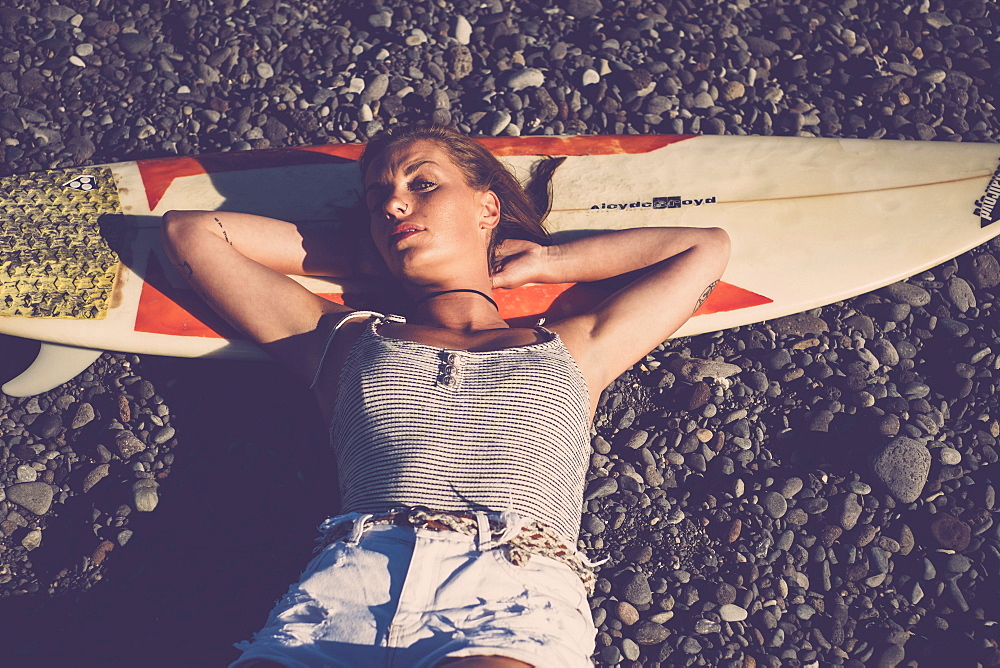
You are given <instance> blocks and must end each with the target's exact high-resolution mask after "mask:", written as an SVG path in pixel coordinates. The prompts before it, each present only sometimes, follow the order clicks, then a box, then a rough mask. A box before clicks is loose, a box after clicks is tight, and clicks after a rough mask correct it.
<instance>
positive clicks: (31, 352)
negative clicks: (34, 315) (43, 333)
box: [0, 334, 41, 384]
mask: <svg viewBox="0 0 1000 668" xmlns="http://www.w3.org/2000/svg"><path fill="white" fill-rule="evenodd" d="M40 347H41V344H40V343H39V342H38V341H32V340H30V339H22V338H19V337H16V336H8V335H6V334H0V384H3V383H6V382H7V381H9V380H11V379H12V378H14V377H16V376H19V375H20V374H21V373H22V372H23V371H24V370H25V369H27V368H28V367H29V366H31V363H32V362H33V361H34V360H35V357H36V356H38V349H39V348H40Z"/></svg>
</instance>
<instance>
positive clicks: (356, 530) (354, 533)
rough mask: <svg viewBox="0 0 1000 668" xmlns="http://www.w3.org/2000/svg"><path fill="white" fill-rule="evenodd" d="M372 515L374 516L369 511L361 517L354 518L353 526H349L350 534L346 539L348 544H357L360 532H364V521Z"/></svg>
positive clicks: (359, 539)
mask: <svg viewBox="0 0 1000 668" xmlns="http://www.w3.org/2000/svg"><path fill="white" fill-rule="evenodd" d="M372 517H374V515H372V514H371V513H365V514H364V515H362V516H361V517H358V518H357V519H356V520H354V526H352V527H351V535H350V536H349V537H348V539H347V541H346V542H347V544H348V545H357V544H358V543H360V542H361V534H363V533H364V532H365V523H366V522H368V520H370V519H371V518H372Z"/></svg>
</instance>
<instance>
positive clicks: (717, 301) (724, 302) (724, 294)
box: [694, 281, 774, 316]
mask: <svg viewBox="0 0 1000 668" xmlns="http://www.w3.org/2000/svg"><path fill="white" fill-rule="evenodd" d="M773 301H774V300H773V299H769V298H767V297H765V296H764V295H759V294H757V293H756V292H751V291H750V290H747V289H745V288H741V287H740V286H738V285H733V284H732V283H726V282H724V281H719V284H718V285H716V286H715V290H713V291H712V294H710V295H709V296H708V299H706V300H705V303H704V304H702V305H701V308H699V309H698V310H697V311H695V312H694V314H695V315H696V316H698V315H708V314H710V313H725V312H726V311H737V310H739V309H741V308H750V307H751V306H760V305H762V304H770V303H771V302H773Z"/></svg>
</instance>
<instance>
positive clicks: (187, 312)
mask: <svg viewBox="0 0 1000 668" xmlns="http://www.w3.org/2000/svg"><path fill="white" fill-rule="evenodd" d="M146 266H147V268H146V277H145V281H144V282H143V284H142V293H141V294H140V295H139V308H138V309H137V310H136V314H135V331H137V332H149V333H151V334H169V335H171V336H200V337H208V338H213V339H239V338H242V337H241V336H240V333H239V332H238V331H236V329H235V328H234V327H232V326H231V325H230V324H229V323H227V322H226V321H225V320H223V319H222V318H220V317H219V316H218V315H216V313H215V312H214V311H212V309H210V308H209V307H208V305H207V304H205V302H203V301H202V300H201V299H200V298H199V297H198V295H197V294H195V292H194V291H193V290H179V289H177V288H174V287H173V286H171V285H170V282H169V280H168V279H167V274H166V272H165V271H164V270H163V267H162V266H161V265H160V262H159V260H157V259H156V256H155V255H154V254H153V253H150V254H149V263H148V264H147V265H146Z"/></svg>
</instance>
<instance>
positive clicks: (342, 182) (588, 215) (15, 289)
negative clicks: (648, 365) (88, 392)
mask: <svg viewBox="0 0 1000 668" xmlns="http://www.w3.org/2000/svg"><path fill="white" fill-rule="evenodd" d="M482 141H483V143H484V144H485V145H486V146H487V147H488V148H489V149H490V150H492V151H493V152H494V153H495V154H496V155H498V156H499V157H500V158H501V159H502V160H503V161H504V162H506V163H507V164H508V165H510V167H511V168H512V169H513V170H514V171H515V173H516V174H517V175H518V176H519V177H522V178H523V177H526V176H527V174H528V172H529V170H530V168H531V167H532V165H533V164H534V163H535V162H536V161H537V160H538V159H539V157H540V156H567V159H566V161H565V162H564V163H563V164H562V165H561V166H560V167H559V168H558V169H557V171H556V173H555V176H554V178H553V201H552V212H551V214H550V216H549V219H548V222H547V226H548V228H549V229H550V230H551V231H552V233H553V236H554V239H555V241H556V242H560V241H565V240H569V239H572V238H575V237H578V236H581V235H588V234H594V233H599V232H602V231H606V230H614V229H622V228H629V227H642V226H673V225H675V226H694V227H709V226H720V227H723V228H725V229H726V230H727V232H728V233H729V235H730V237H731V238H732V242H733V243H732V246H733V252H732V258H731V261H730V265H729V268H728V269H727V271H726V274H725V276H724V277H723V282H722V283H720V285H719V287H718V288H717V289H716V291H715V292H714V293H713V294H712V296H711V298H710V299H709V300H708V301H707V302H706V303H705V304H704V305H703V306H702V308H701V309H700V310H699V311H698V313H697V314H696V315H695V316H694V317H693V318H691V320H690V321H688V323H687V324H685V325H684V326H683V327H682V328H681V329H680V330H679V331H678V332H677V333H676V336H685V335H692V334H699V333H702V332H707V331H715V330H719V329H726V328H730V327H735V326H739V325H744V324H748V323H753V322H759V321H763V320H768V319H772V318H777V317H780V316H785V315H789V314H792V313H798V312H801V311H804V310H808V309H810V308H814V307H817V306H821V305H824V304H829V303H832V302H835V301H838V300H841V299H845V298H848V297H852V296H855V295H858V294H861V293H864V292H867V291H870V290H873V289H876V288H879V287H882V286H885V285H887V284H889V283H892V282H894V281H897V280H899V279H902V278H905V277H907V276H911V275H913V274H915V273H918V272H920V271H923V270H924V269H927V268H930V267H932V266H934V265H936V264H939V263H941V262H943V261H945V260H947V259H949V258H952V257H954V256H956V255H959V254H960V253H962V252H964V251H966V250H968V249H970V248H973V247H975V246H977V245H979V244H981V243H984V242H985V241H987V240H989V239H990V238H992V237H993V236H994V235H996V233H997V231H998V230H1000V225H994V223H995V222H996V220H997V218H998V217H1000V205H998V204H997V199H998V197H1000V171H998V169H997V163H998V158H1000V146H998V145H993V144H963V143H951V142H910V141H894V140H856V139H809V138H781V137H728V136H684V135H649V136H579V137H517V138H490V139H483V140H482ZM362 149H363V146H361V145H357V144H330V145H323V146H310V147H302V148H292V149H278V150H264V151H250V152H234V153H222V154H215V155H206V156H198V157H171V158H160V159H154V160H139V161H133V162H121V163H115V164H108V165H95V166H87V167H80V168H75V169H63V170H52V171H45V172H35V173H29V174H23V175H16V176H11V177H7V178H4V179H0V333H3V334H10V335H14V336H19V337H26V338H31V339H37V340H39V341H42V342H43V344H42V349H41V352H40V354H39V356H38V358H37V359H36V360H35V362H34V363H33V364H32V365H31V366H30V367H29V368H28V369H27V370H26V371H25V372H24V373H23V374H21V375H20V376H18V377H17V378H15V379H13V380H12V381H10V382H8V383H7V384H6V385H4V386H3V391H4V392H6V393H7V394H8V395H13V396H27V395H31V394H37V393H40V392H43V391H46V390H48V389H51V388H53V387H55V386H57V385H59V384H61V383H62V382H65V381H66V380H69V379H70V378H72V377H74V376H75V375H76V374H78V373H79V372H80V371H82V370H84V369H85V368H86V367H87V366H88V365H89V364H90V363H92V362H93V360H94V359H96V357H97V356H98V355H99V354H100V353H101V351H103V350H115V351H122V352H135V353H149V354H156V355H170V356H180V357H200V356H216V357H229V358H239V359H258V358H261V357H263V354H262V353H261V351H260V350H259V349H258V348H257V347H256V346H254V345H253V344H252V343H250V342H249V341H247V340H245V339H243V338H242V337H241V336H240V335H239V333H238V332H236V331H234V330H232V329H231V328H230V327H228V326H227V325H226V324H225V323H224V322H222V321H221V320H220V319H218V318H217V317H216V316H215V315H214V314H213V313H212V312H211V311H210V310H209V309H208V308H207V307H206V306H205V305H204V304H203V303H201V302H200V301H199V299H198V298H197V297H196V295H195V294H194V293H193V291H191V290H190V289H189V288H188V287H187V285H186V284H185V283H184V281H183V279H181V278H180V277H179V276H178V275H176V273H175V272H174V271H173V269H172V267H171V266H170V263H169V262H167V261H166V258H165V255H164V253H163V250H162V248H161V247H160V245H159V244H160V242H159V238H160V237H159V223H160V217H161V216H162V215H163V213H165V212H166V211H169V210H171V209H209V210H216V209H220V210H228V211H241V212H246V213H255V214H260V215H265V216H272V217H276V218H281V219H284V220H290V221H293V222H296V223H299V224H302V225H343V224H350V222H351V221H347V220H345V217H346V214H345V212H346V211H348V210H349V208H350V207H351V206H352V205H353V204H354V203H355V202H356V201H357V199H358V197H359V193H360V191H361V179H360V174H359V171H358V168H357V159H358V157H359V156H360V154H361V151H362ZM355 223H356V221H355ZM294 278H295V280H297V281H298V282H300V283H301V284H302V285H303V286H305V287H306V288H308V289H309V290H311V291H313V292H315V293H317V294H320V295H322V296H324V297H326V298H328V299H332V300H335V301H338V302H341V303H348V304H349V305H351V306H356V307H359V308H361V307H364V306H366V305H370V304H371V303H374V302H377V301H378V291H377V290H375V288H374V287H373V286H371V285H365V284H364V283H358V282H352V281H347V280H342V281H333V280H329V279H321V278H316V277H294ZM494 296H495V297H496V299H497V301H498V302H499V304H500V309H501V313H502V315H503V316H504V317H505V318H508V319H510V320H512V321H514V322H517V323H527V322H533V321H534V320H537V318H539V317H545V318H547V319H548V320H549V321H550V322H551V321H555V320H558V319H559V318H561V317H564V316H566V315H569V314H571V313H573V312H574V311H579V310H580V309H582V308H586V306H587V305H589V304H591V303H593V302H594V300H596V299H599V298H600V297H601V296H602V295H601V292H600V290H599V289H597V288H595V287H594V286H587V285H582V284H581V285H576V286H574V285H530V286H524V287H522V288H519V289H517V290H510V291H505V290H498V291H496V292H495V294H494Z"/></svg>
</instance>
